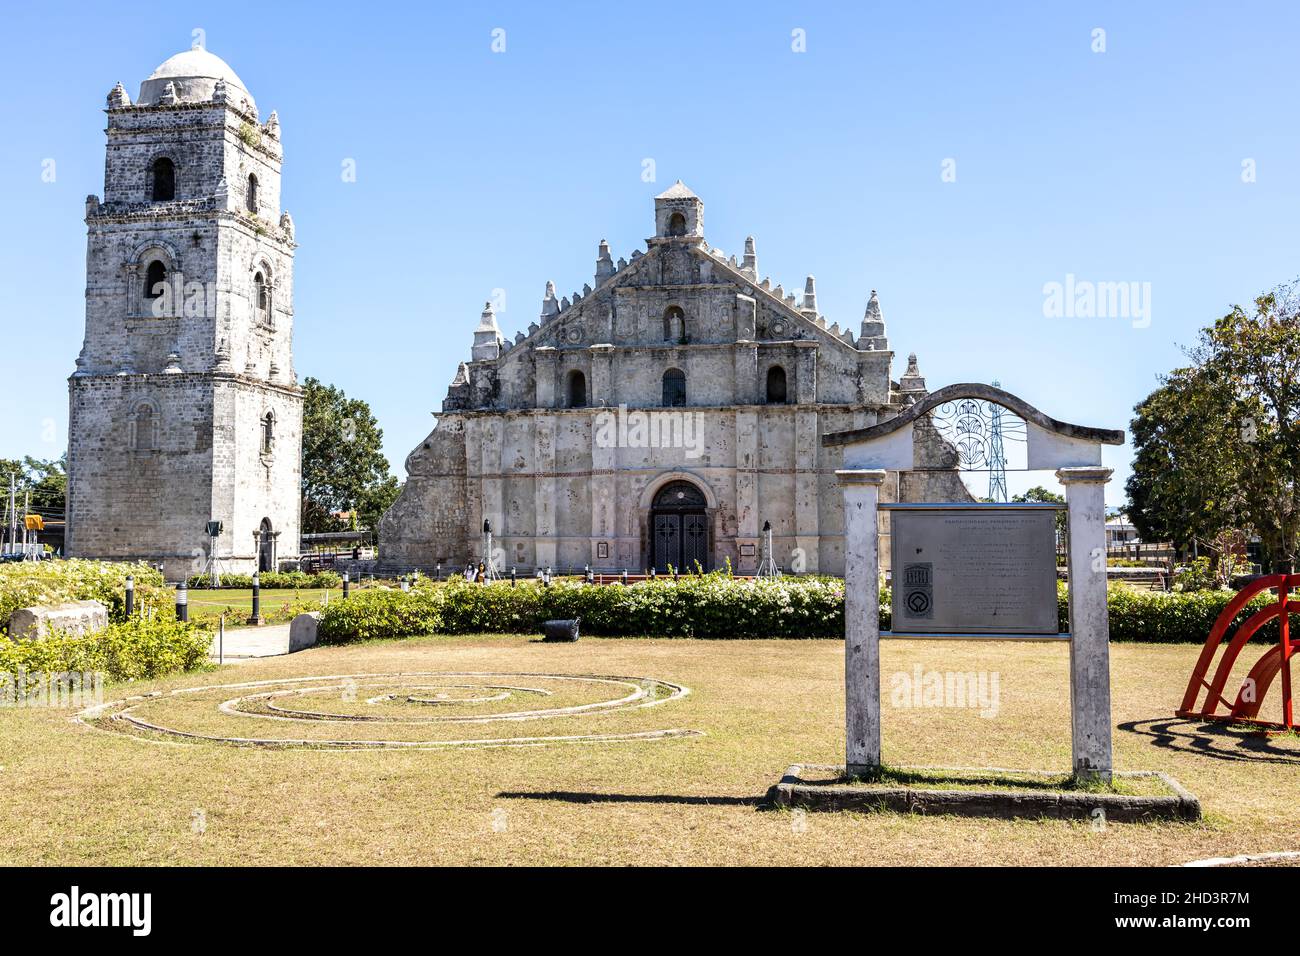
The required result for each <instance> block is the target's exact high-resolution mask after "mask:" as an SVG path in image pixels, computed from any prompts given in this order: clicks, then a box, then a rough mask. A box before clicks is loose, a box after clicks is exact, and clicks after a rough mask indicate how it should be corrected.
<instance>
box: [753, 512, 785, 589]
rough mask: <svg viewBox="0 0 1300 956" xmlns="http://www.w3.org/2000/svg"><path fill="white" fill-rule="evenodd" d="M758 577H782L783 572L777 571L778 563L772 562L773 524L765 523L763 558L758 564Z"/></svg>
mask: <svg viewBox="0 0 1300 956" xmlns="http://www.w3.org/2000/svg"><path fill="white" fill-rule="evenodd" d="M758 576H759V577H760V578H776V577H780V576H781V572H780V571H778V570H777V569H776V562H775V561H773V560H772V522H770V521H764V522H763V558H762V560H761V561H759V563H758Z"/></svg>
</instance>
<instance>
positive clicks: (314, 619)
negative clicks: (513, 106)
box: [289, 611, 320, 654]
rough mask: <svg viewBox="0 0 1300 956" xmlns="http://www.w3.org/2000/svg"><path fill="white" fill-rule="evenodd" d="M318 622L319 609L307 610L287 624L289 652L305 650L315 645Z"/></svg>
mask: <svg viewBox="0 0 1300 956" xmlns="http://www.w3.org/2000/svg"><path fill="white" fill-rule="evenodd" d="M319 623H320V611H308V612H307V613H306V614H299V615H298V616H297V617H295V618H294V619H293V621H292V622H291V623H290V624H289V653H290V654H292V653H293V652H294V651H301V650H306V649H307V648H309V647H315V646H316V628H317V627H318V626H319Z"/></svg>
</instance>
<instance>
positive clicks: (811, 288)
mask: <svg viewBox="0 0 1300 956" xmlns="http://www.w3.org/2000/svg"><path fill="white" fill-rule="evenodd" d="M799 311H800V312H802V313H804V314H805V315H811V316H812V317H813V318H816V317H817V279H816V278H815V277H814V276H809V277H808V279H807V280H806V281H805V282H804V284H803V305H802V306H801V307H800V308H799Z"/></svg>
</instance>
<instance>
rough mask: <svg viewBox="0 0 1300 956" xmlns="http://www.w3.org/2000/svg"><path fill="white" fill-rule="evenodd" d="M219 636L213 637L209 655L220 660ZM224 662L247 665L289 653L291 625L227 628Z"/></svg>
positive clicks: (223, 652) (223, 648) (223, 644)
mask: <svg viewBox="0 0 1300 956" xmlns="http://www.w3.org/2000/svg"><path fill="white" fill-rule="evenodd" d="M217 642H218V638H217V635H215V634H214V635H213V636H212V648H211V650H210V651H209V655H210V656H211V658H212V659H213V660H214V661H215V660H217V659H218V656H217V652H218V648H217ZM221 651H222V658H221V659H222V660H224V662H225V663H227V664H246V663H248V662H249V661H254V660H257V659H258V658H259V657H278V656H280V655H281V654H288V653H289V625H288V624H268V625H266V626H264V627H236V628H227V629H226V637H225V640H224V641H222V647H221Z"/></svg>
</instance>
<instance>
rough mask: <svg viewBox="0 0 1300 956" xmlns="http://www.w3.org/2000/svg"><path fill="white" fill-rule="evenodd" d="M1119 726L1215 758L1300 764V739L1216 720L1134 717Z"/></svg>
mask: <svg viewBox="0 0 1300 956" xmlns="http://www.w3.org/2000/svg"><path fill="white" fill-rule="evenodd" d="M1119 729H1120V730H1127V731H1128V732H1129V733H1133V734H1138V735H1140V736H1143V737H1150V738H1151V740H1152V743H1154V744H1155V745H1156V746H1157V747H1163V748H1164V749H1166V750H1175V751H1178V752H1179V753H1186V754H1195V755H1197V756H1201V757H1212V758H1213V759H1215V760H1234V761H1248V762H1252V763H1276V764H1284V765H1291V766H1300V742H1297V741H1296V740H1295V739H1292V738H1286V737H1263V736H1260V735H1259V734H1258V733H1253V732H1251V731H1250V730H1248V729H1245V728H1235V727H1232V726H1230V725H1228V724H1221V723H1217V722H1210V721H1207V722H1197V721H1192V720H1184V719H1183V718H1181V717H1155V718H1151V719H1150V720H1131V721H1128V722H1127V723H1123V724H1120V725H1119Z"/></svg>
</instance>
